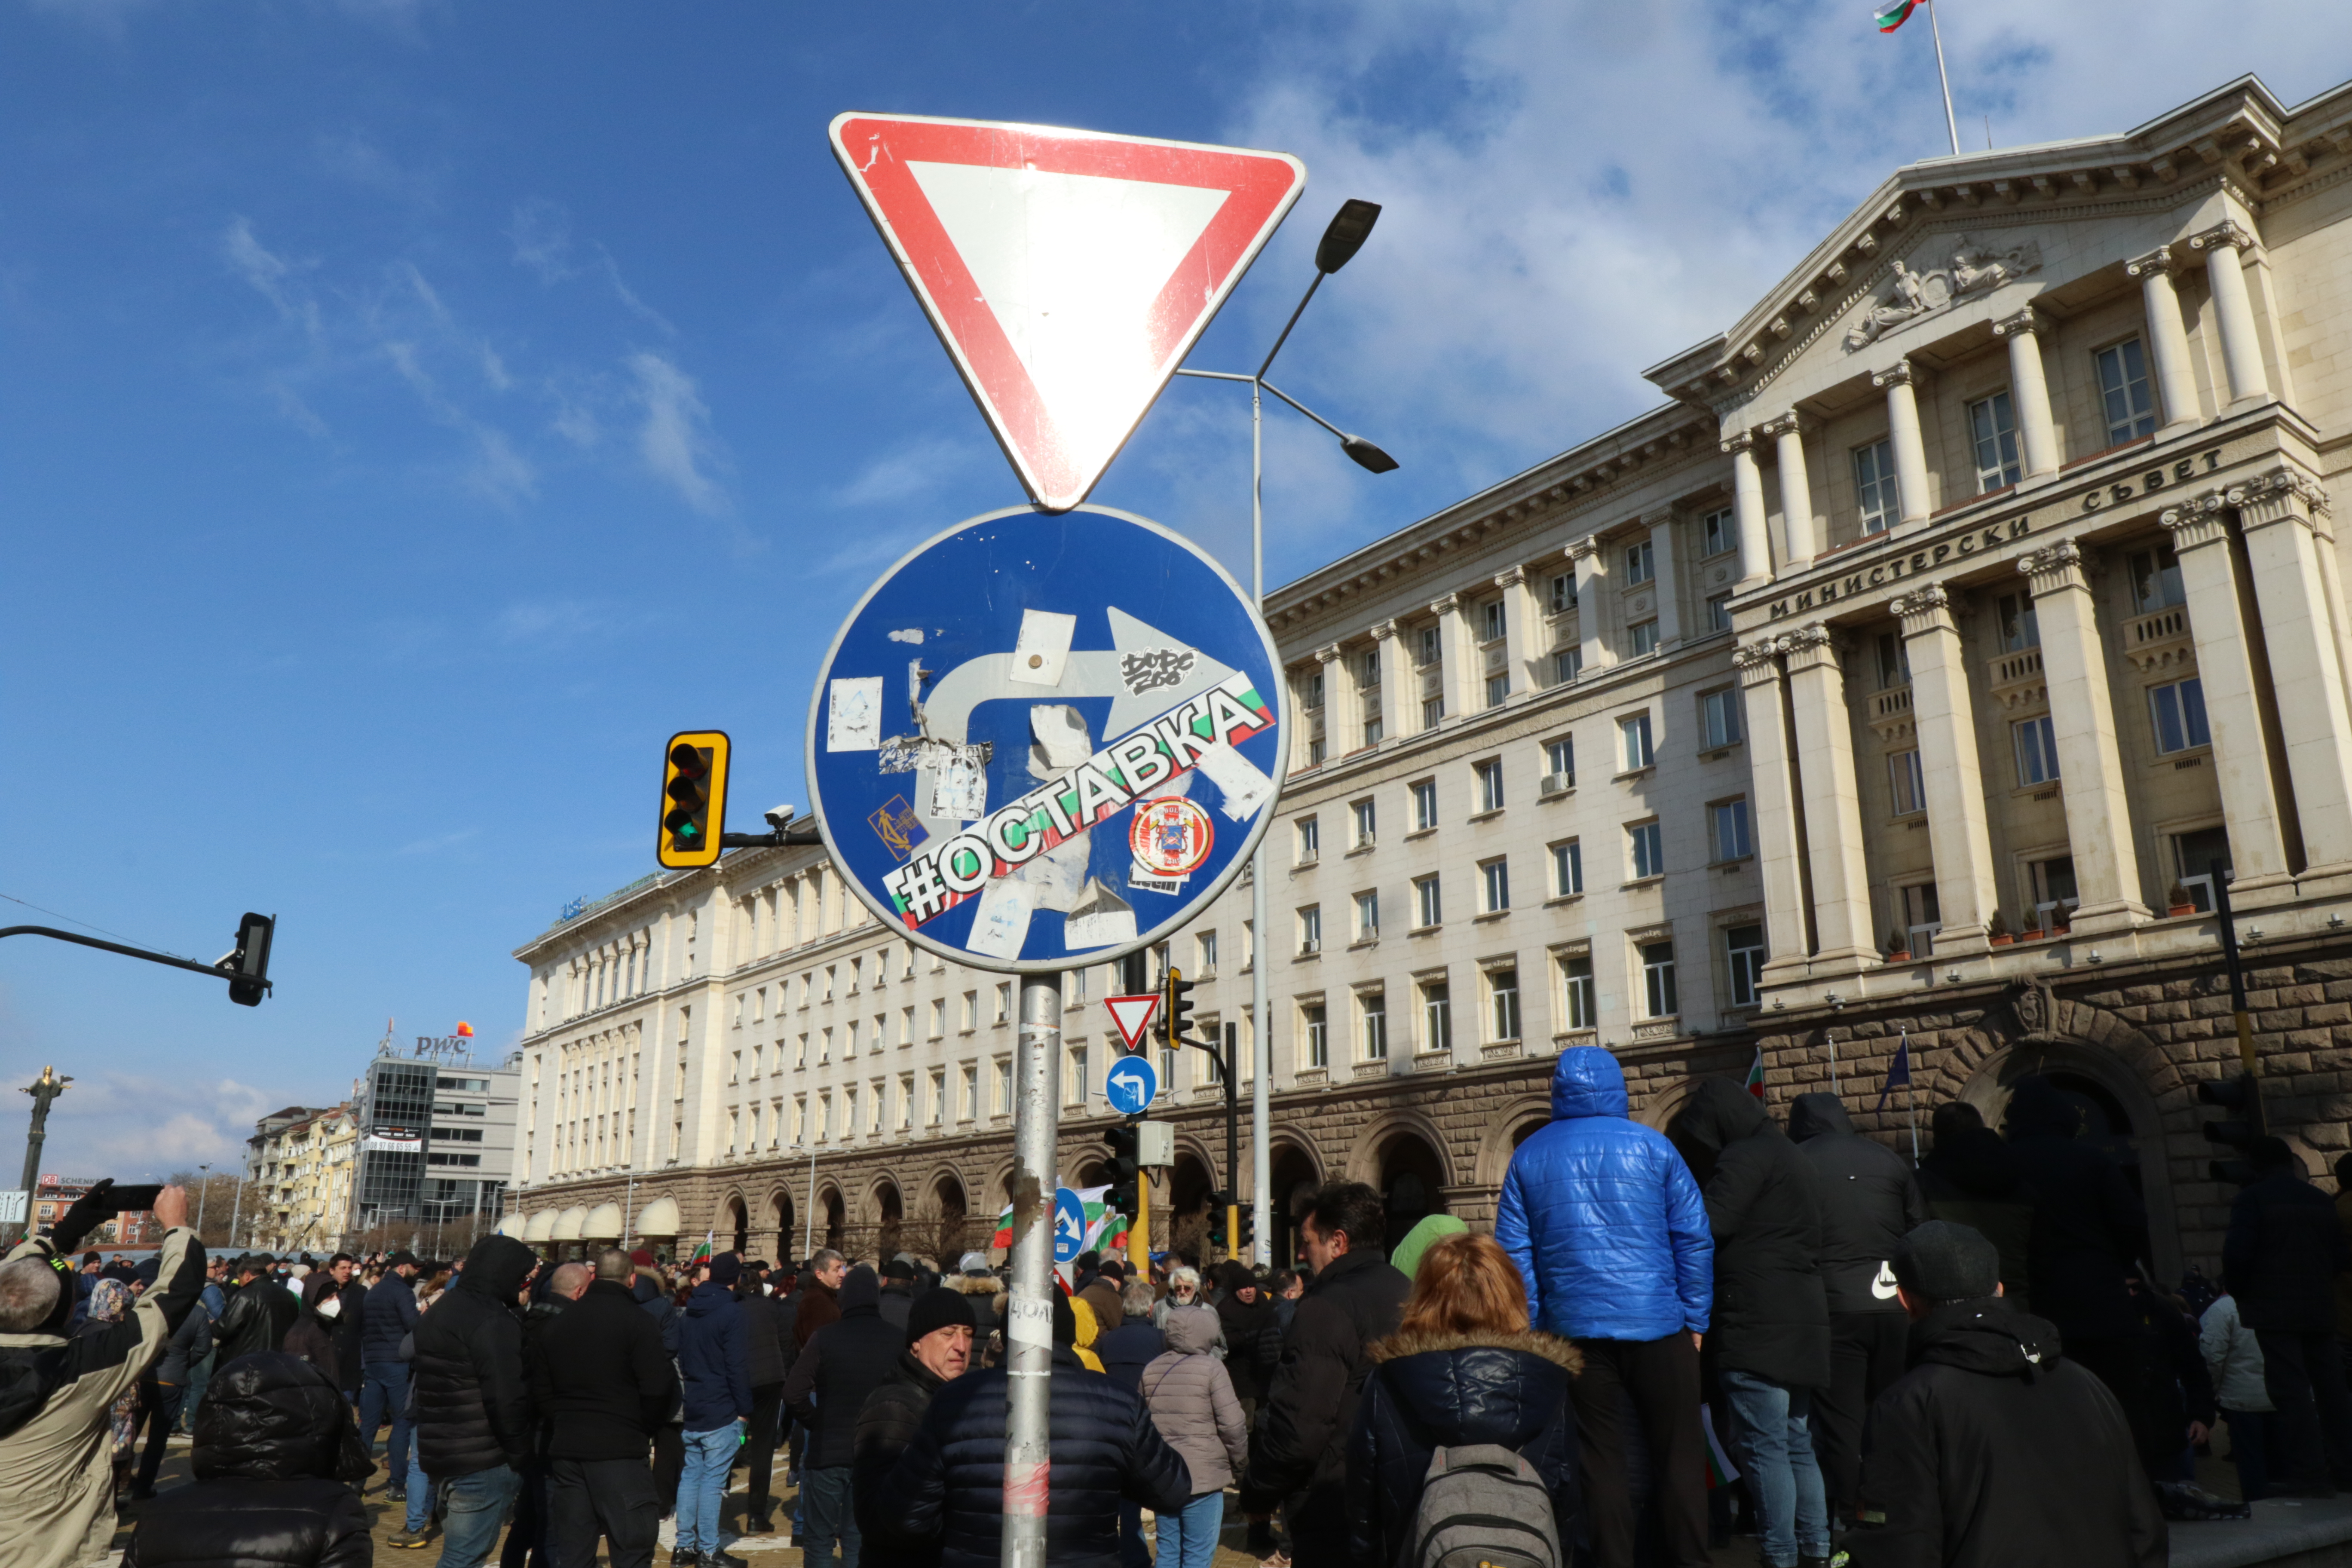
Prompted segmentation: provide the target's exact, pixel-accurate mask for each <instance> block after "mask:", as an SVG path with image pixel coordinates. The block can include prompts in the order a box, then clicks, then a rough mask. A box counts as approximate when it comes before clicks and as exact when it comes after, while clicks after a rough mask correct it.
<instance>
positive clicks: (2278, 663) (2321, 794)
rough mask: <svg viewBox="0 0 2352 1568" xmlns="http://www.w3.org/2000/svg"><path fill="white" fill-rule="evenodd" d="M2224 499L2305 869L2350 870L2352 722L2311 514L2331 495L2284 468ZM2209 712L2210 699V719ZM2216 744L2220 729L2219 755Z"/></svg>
mask: <svg viewBox="0 0 2352 1568" xmlns="http://www.w3.org/2000/svg"><path fill="white" fill-rule="evenodd" d="M2225 499H2226V500H2228V502H2229V504H2230V505H2231V506H2234V507H2236V508H2237V509H2238V522H2239V526H2240V528H2241V529H2242V530H2243V531H2244V534H2245V540H2246V559H2247V562H2248V563H2249V564H2250V565H2251V566H2252V569H2253V578H2254V602H2255V604H2256V605H2257V606H2258V607H2259V608H2260V609H2261V612H2262V617H2263V646H2264V647H2265V648H2266V649H2267V650H2268V651H2269V654H2270V662H2271V685H2272V688H2273V690H2275V691H2276V692H2277V694H2278V715H2279V731H2280V733H2281V735H2282V736H2283V737H2284V740H2285V742H2286V772H2287V778H2288V780H2289V781H2290V782H2291V783H2292V784H2294V811H2295V820H2296V822H2297V824H2298V825H2299V826H2301V828H2302V830H2303V856H2304V861H2305V875H2309V874H2311V873H2313V872H2322V873H2325V872H2330V871H2337V870H2345V871H2352V865H2347V862H2352V719H2347V711H2346V708H2345V692H2344V671H2343V667H2342V665H2341V664H2340V663H2338V661H2337V659H2336V632H2335V627H2334V625H2333V623H2332V622H2331V620H2330V618H2329V606H2328V604H2327V601H2326V596H2325V593H2324V588H2323V580H2322V578H2321V576H2320V572H2319V563H2318V560H2317V551H2318V548H2319V547H2318V542H2317V541H2316V539H2315V537H2314V529H2315V513H2321V512H2325V511H2326V510H2327V492H2326V491H2325V490H2323V489H2320V487H2319V485H2318V484H2317V482H2316V481H2315V480H2313V479H2309V478H2308V477H2306V476H2305V475H2304V474H2301V473H2299V472H2297V471H2295V470H2294V469H2293V468H2277V469H2273V471H2272V472H2270V473H2268V474H2265V475H2263V477H2262V478H2261V479H2254V480H2252V481H2251V482H2249V483H2247V484H2242V485H2232V486H2231V487H2230V490H2229V494H2228V496H2227V497H2226V498H2225ZM2211 708H2212V704H2211V703H2210V702H2209V703H2208V704H2207V709H2208V713H2209V716H2210V710H2211ZM2213 746H2214V750H2215V752H2219V751H2220V750H2221V737H2220V736H2219V735H2216V736H2215V737H2214V742H2213ZM2231 846H2232V847H2233V848H2234V847H2235V840H2234V839H2233V840H2232V841H2231Z"/></svg>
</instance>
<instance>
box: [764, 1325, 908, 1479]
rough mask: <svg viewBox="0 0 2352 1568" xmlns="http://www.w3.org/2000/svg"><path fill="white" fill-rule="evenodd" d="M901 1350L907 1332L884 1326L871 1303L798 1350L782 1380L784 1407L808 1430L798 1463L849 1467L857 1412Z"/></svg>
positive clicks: (824, 1330)
mask: <svg viewBox="0 0 2352 1568" xmlns="http://www.w3.org/2000/svg"><path fill="white" fill-rule="evenodd" d="M844 1294H847V1292H844ZM906 1349H907V1331H906V1330H904V1329H900V1328H894V1327H892V1326H891V1325H890V1324H889V1323H887V1322H885V1321H883V1318H882V1312H881V1309H880V1308H879V1307H878V1306H877V1305H874V1304H873V1303H870V1302H868V1303H864V1304H861V1305H858V1306H854V1307H852V1308H850V1309H849V1310H847V1311H845V1312H844V1313H842V1314H841V1316H840V1317H839V1318H838V1319H837V1320H835V1321H833V1322H830V1323H827V1324H826V1325H825V1326H824V1328H823V1329H821V1330H819V1331H817V1336H816V1338H814V1339H813V1340H811V1341H809V1342H808V1343H807V1344H806V1345H804V1346H803V1347H802V1349H801V1353H800V1358H799V1359H798V1360H797V1361H795V1362H794V1363H793V1374H792V1376H791V1377H789V1378H787V1379H785V1381H784V1405H785V1408H787V1409H789V1410H790V1411H791V1412H792V1413H793V1419H795V1420H798V1421H801V1422H803V1423H804V1424H806V1426H808V1428H809V1441H808V1450H807V1456H806V1458H804V1459H803V1463H804V1464H807V1465H811V1466H814V1468H817V1469H820V1470H837V1469H843V1468H847V1467H848V1465H849V1464H850V1462H851V1461H852V1460H853V1459H854V1458H856V1444H857V1413H858V1412H859V1411H860V1410H862V1409H864V1408H865V1405H866V1395H867V1394H871V1393H873V1392H874V1391H875V1390H876V1389H877V1388H879V1387H881V1386H882V1384H883V1381H884V1380H885V1379H886V1378H887V1377H888V1376H889V1375H890V1373H891V1371H892V1369H894V1368H895V1367H897V1366H898V1358H899V1356H900V1355H902V1354H904V1353H905V1352H906Z"/></svg>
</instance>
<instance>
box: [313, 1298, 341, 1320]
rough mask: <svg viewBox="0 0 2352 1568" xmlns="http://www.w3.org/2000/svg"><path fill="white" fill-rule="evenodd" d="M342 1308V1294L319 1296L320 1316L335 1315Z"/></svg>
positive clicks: (328, 1316)
mask: <svg viewBox="0 0 2352 1568" xmlns="http://www.w3.org/2000/svg"><path fill="white" fill-rule="evenodd" d="M342 1310H343V1299H342V1298H341V1296H321V1297H320V1298H319V1316H320V1317H322V1318H331V1317H335V1316H337V1315H338V1314H340V1313H341V1311H342Z"/></svg>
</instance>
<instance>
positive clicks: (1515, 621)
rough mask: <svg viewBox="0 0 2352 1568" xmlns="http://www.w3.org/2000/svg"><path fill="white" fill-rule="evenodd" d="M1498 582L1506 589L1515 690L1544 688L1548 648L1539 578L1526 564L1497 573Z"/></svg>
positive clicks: (1507, 634) (1505, 615)
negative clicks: (1537, 591) (1535, 578)
mask: <svg viewBox="0 0 2352 1568" xmlns="http://www.w3.org/2000/svg"><path fill="white" fill-rule="evenodd" d="M1495 586H1496V587H1497V588H1500V589H1501V590H1502V591H1503V628H1504V630H1503V637H1504V641H1503V646H1504V647H1505V648H1507V650H1508V655H1507V657H1508V658H1509V659H1510V670H1511V690H1512V692H1513V693H1514V694H1516V693H1518V692H1522V691H1540V690H1542V689H1543V687H1544V672H1543V663H1544V659H1545V658H1546V657H1547V650H1546V649H1545V647H1544V646H1543V644H1544V639H1545V632H1544V614H1543V605H1540V604H1538V603H1537V601H1536V584H1535V581H1534V579H1533V578H1531V577H1529V576H1528V569H1527V568H1526V567H1524V566H1514V567H1512V568H1511V569H1510V570H1509V571H1507V572H1499V573H1496V575H1495Z"/></svg>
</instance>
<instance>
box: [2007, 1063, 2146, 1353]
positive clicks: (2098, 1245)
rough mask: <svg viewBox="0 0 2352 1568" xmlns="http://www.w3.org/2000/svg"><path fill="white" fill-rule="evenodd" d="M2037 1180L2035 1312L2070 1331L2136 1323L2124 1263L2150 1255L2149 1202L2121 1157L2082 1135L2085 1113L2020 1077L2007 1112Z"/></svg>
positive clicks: (2013, 1138) (2078, 1334)
mask: <svg viewBox="0 0 2352 1568" xmlns="http://www.w3.org/2000/svg"><path fill="white" fill-rule="evenodd" d="M2006 1125H2007V1128H2008V1131H2009V1146H2010V1152H2011V1154H2013V1155H2014V1156H2015V1157H2016V1160H2017V1167H2018V1173H2019V1174H2020V1175H2021V1176H2022V1177H2023V1178H2024V1179H2025V1182H2026V1184H2027V1185H2029V1186H2031V1187H2032V1189H2033V1239H2032V1246H2031V1249H2030V1252H2029V1255H2028V1257H2029V1263H2028V1266H2029V1267H2030V1268H2032V1271H2033V1310H2034V1315H2035V1316H2037V1317H2040V1318H2043V1319H2046V1320H2047V1321H2050V1322H2052V1323H2054V1324H2056V1325H2057V1328H2058V1332H2059V1334H2060V1335H2061V1336H2062V1337H2063V1338H2065V1339H2067V1340H2070V1341H2071V1340H2077V1339H2115V1340H2121V1339H2128V1338H2130V1337H2131V1336H2132V1334H2133V1333H2134V1332H2135V1329H2134V1326H2133V1321H2132V1310H2131V1299H2130V1297H2129V1296H2128V1294H2126V1291H2125V1289H2124V1267H2125V1265H2126V1264H2128V1263H2130V1262H2131V1261H2132V1260H2133V1259H2134V1258H2146V1257H2147V1250H2148V1248H2147V1209H2146V1208H2144V1207H2142V1206H2141V1205H2140V1201H2139V1195H2138V1194H2136V1193H2134V1192H2133V1191H2132V1190H2131V1185H2130V1184H2129V1183H2127V1182H2126V1181H2125V1180H2124V1173H2122V1172H2121V1171H2119V1170H2117V1169H2116V1163H2115V1162H2114V1161H2113V1160H2110V1159H2108V1158H2107V1157H2106V1156H2105V1154H2103V1153H2101V1152H2099V1151H2098V1150H2096V1149H2095V1148H2093V1147H2091V1146H2090V1145H2089V1144H2087V1143H2084V1142H2080V1141H2079V1139H2078V1136H2077V1135H2078V1134H2079V1133H2080V1131H2081V1130H2082V1116H2081V1113H2080V1112H2079V1111H2078V1110H2076V1108H2075V1107H2074V1105H2073V1104H2071V1103H2070V1102H2068V1101H2067V1100H2064V1099H2063V1097H2062V1096H2061V1095H2060V1094H2059V1092H2058V1090H2057V1089H2054V1088H2053V1087H2052V1086H2051V1084H2050V1082H2049V1080H2047V1079H2042V1078H2037V1077H2028V1078H2022V1079H2018V1081H2017V1088H2016V1091H2015V1093H2014V1094H2012V1095H2011V1098H2010V1102H2009V1115H2008V1119H2007V1122H2006Z"/></svg>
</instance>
